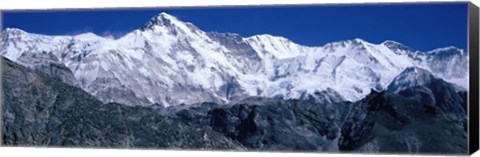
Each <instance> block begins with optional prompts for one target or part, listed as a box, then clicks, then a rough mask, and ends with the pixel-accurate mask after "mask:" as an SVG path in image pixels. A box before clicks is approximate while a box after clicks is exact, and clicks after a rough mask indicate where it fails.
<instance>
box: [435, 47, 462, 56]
mask: <svg viewBox="0 0 480 157" xmlns="http://www.w3.org/2000/svg"><path fill="white" fill-rule="evenodd" d="M427 54H436V55H439V54H443V55H455V54H461V55H464V51H463V50H462V49H459V48H457V47H455V46H448V47H443V48H437V49H433V50H431V51H428V52H427Z"/></svg>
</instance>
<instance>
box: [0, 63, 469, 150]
mask: <svg viewBox="0 0 480 157" xmlns="http://www.w3.org/2000/svg"><path fill="white" fill-rule="evenodd" d="M2 68H3V77H2V84H3V91H4V92H3V98H4V104H3V106H2V112H3V113H2V123H3V126H2V136H3V141H2V142H3V144H5V145H16V146H73V147H115V148H126V147H134V148H169V149H180V148H182V149H209V150H212V149H222V150H261V151H265V150H268V151H279V150H280V151H322V152H338V151H340V152H344V151H348V152H350V151H354V152H369V153H372V152H383V153H392V152H395V153H451V154H463V153H467V149H468V146H467V134H466V120H465V119H463V118H459V117H458V116H456V115H458V114H460V113H458V112H455V111H454V110H449V109H448V108H442V106H438V105H432V104H429V103H426V102H424V101H422V100H421V99H420V100H418V99H417V98H416V97H404V96H402V95H398V94H395V93H392V92H376V91H375V90H371V91H370V93H369V94H368V95H367V96H366V97H365V98H364V99H362V100H359V101H357V102H336V103H325V102H322V103H318V102H315V101H310V100H279V99H272V98H261V97H251V98H247V99H244V100H242V101H239V102H237V103H235V104H216V103H200V104H192V105H176V106H170V107H167V108H164V107H163V106H162V105H154V106H152V107H148V108H147V107H138V106H137V107H130V106H126V105H121V104H116V103H108V104H104V103H102V102H101V101H99V100H97V99H96V98H95V97H93V96H92V95H90V94H88V93H86V92H84V91H82V90H81V89H80V88H78V87H74V86H71V85H68V84H65V83H63V82H61V81H59V80H55V79H53V78H51V77H50V76H48V75H46V74H44V73H41V72H35V71H34V70H30V69H28V68H26V67H23V66H21V65H18V64H16V63H13V62H11V61H9V60H8V59H2ZM441 85H443V86H444V87H443V88H436V87H433V86H425V88H427V89H429V90H431V91H432V92H433V93H436V92H439V90H442V89H445V88H447V89H448V88H453V87H452V85H451V84H449V83H443V84H441ZM409 89H410V88H406V89H405V90H409ZM435 99H436V100H437V99H438V98H435ZM463 103H465V101H463ZM452 105H455V104H452ZM460 105H463V104H460Z"/></svg>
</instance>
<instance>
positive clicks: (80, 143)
mask: <svg viewBox="0 0 480 157" xmlns="http://www.w3.org/2000/svg"><path fill="white" fill-rule="evenodd" d="M2 68H3V77H2V83H3V91H4V95H3V97H4V103H3V106H2V112H3V113H2V115H3V117H2V118H3V119H2V120H3V126H2V136H3V144H5V145H18V146H32V145H36V146H68V147H117V148H127V147H135V148H185V149H187V148H188V149H234V150H238V149H243V147H242V146H240V145H239V144H237V143H235V142H234V141H232V140H230V139H228V138H226V137H224V136H223V135H222V134H219V133H217V132H215V131H213V130H212V129H210V128H208V127H205V126H199V125H195V124H191V123H188V122H185V121H182V120H176V119H171V118H168V117H164V116H161V115H159V114H157V113H156V112H155V111H153V110H152V109H148V108H141V107H129V106H125V105H121V104H113V103H110V104H102V103H101V102H100V101H98V100H97V99H95V98H94V97H93V96H91V95H89V94H87V93H86V92H84V91H82V90H81V89H80V88H76V87H72V86H69V85H67V84H64V83H62V82H59V81H57V80H54V79H51V78H50V77H48V76H47V75H43V74H37V73H34V72H32V71H31V70H29V69H26V68H24V67H22V66H19V65H17V64H15V63H13V62H11V61H9V60H7V59H3V60H2Z"/></svg>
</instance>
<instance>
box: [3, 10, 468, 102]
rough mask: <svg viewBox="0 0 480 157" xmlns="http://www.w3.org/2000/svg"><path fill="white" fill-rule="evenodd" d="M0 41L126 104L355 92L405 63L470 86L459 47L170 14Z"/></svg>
mask: <svg viewBox="0 0 480 157" xmlns="http://www.w3.org/2000/svg"><path fill="white" fill-rule="evenodd" d="M9 32H10V33H9ZM12 32H22V33H12ZM16 34H21V35H16ZM0 46H2V49H1V51H0V54H1V55H3V56H4V57H6V58H8V59H10V60H12V61H15V62H17V63H19V64H22V65H25V66H27V67H29V68H34V69H35V68H37V69H38V70H39V71H45V70H46V69H47V68H45V67H51V65H52V64H53V65H56V66H57V67H62V68H59V69H61V70H62V71H60V72H56V73H50V74H55V75H56V77H58V78H59V79H61V80H62V81H65V82H70V83H69V84H73V85H76V86H78V87H80V88H82V89H84V90H85V91H87V92H88V93H90V94H92V95H94V96H95V97H97V98H98V99H99V100H101V101H103V102H117V103H122V104H127V105H144V106H145V105H151V104H154V103H158V104H162V105H164V106H172V105H179V104H194V103H199V102H216V103H229V102H235V101H239V100H242V99H244V98H247V97H251V96H259V97H270V98H278V99H291V98H322V100H335V101H337V100H339V99H340V98H341V99H342V100H343V99H345V100H349V101H356V100H359V99H362V98H363V97H364V96H366V95H367V94H369V91H370V89H372V88H374V89H378V90H381V89H385V88H386V87H387V86H388V85H389V84H390V83H391V81H392V80H393V79H394V78H395V77H396V76H397V75H399V74H400V73H401V72H402V71H404V70H405V69H406V68H408V67H419V68H422V69H425V70H427V71H429V72H431V73H432V74H433V75H435V76H436V77H438V78H441V79H445V80H446V81H448V82H451V83H455V84H457V85H459V86H462V87H464V88H465V89H467V90H468V87H465V86H467V85H466V84H465V83H464V82H468V81H465V80H468V71H466V70H465V69H468V55H465V53H463V51H459V52H462V53H457V51H454V50H455V49H451V48H448V49H446V50H445V51H446V52H444V51H442V50H443V49H438V50H436V51H435V52H438V53H433V52H431V53H427V52H420V51H417V50H414V49H411V48H405V47H406V46H401V44H400V43H397V42H394V41H386V42H384V43H381V44H373V43H369V42H367V41H364V40H361V39H354V40H348V41H339V42H332V43H329V44H326V45H324V46H303V45H300V44H297V43H294V42H292V41H291V40H288V39H287V38H284V37H278V36H272V35H267V34H265V35H256V36H252V37H248V38H245V37H241V36H239V35H238V34H233V33H218V32H204V31H202V30H201V29H199V28H197V27H195V26H194V25H193V24H191V23H188V22H183V21H180V20H179V19H177V18H175V17H174V16H171V15H169V14H167V13H160V14H158V15H157V16H154V17H152V18H151V19H150V20H149V21H147V22H146V24H145V25H144V26H143V27H141V28H139V29H137V30H134V31H132V32H130V33H127V34H126V35H125V36H123V37H121V38H119V39H111V38H103V37H99V36H96V35H94V34H82V35H76V36H48V35H39V34H32V33H27V32H23V31H21V30H19V29H6V30H5V31H3V32H2V38H1V40H0ZM447 50H448V51H447ZM32 54H35V55H32ZM35 56H37V59H33V58H32V57H35ZM38 56H42V58H45V59H48V61H45V60H42V61H40V60H39V59H38ZM31 60H35V62H29V61H31ZM63 67H64V68H63ZM319 94H320V95H321V96H319Z"/></svg>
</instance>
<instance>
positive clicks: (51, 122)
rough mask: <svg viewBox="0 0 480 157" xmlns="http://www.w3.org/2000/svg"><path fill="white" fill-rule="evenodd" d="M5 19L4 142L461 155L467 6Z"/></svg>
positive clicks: (105, 12)
mask: <svg viewBox="0 0 480 157" xmlns="http://www.w3.org/2000/svg"><path fill="white" fill-rule="evenodd" d="M2 19H3V21H2V32H1V40H0V47H1V50H0V54H1V55H2V59H1V62H2V64H1V66H2V91H3V94H2V108H1V115H2V121H1V122H2V126H1V130H2V131H1V136H2V145H6V146H41V147H45V146H48V147H82V148H133V149H147V148H148V149H173V150H228V151H231V150H233V151H273V152H275V151H280V152H319V153H321V152H333V153H339V152H340V153H342V152H353V153H402V154H418V153H426V154H467V153H468V129H467V128H468V127H467V126H468V120H469V119H468V116H467V113H468V112H467V109H468V107H467V105H468V104H467V95H468V92H469V52H468V51H467V50H468V49H467V40H468V39H467V33H468V32H467V22H468V3H466V2H455V3H420V4H351V5H348V4H345V5H305V6H244V7H177V8H175V7H173V8H144V9H91V10H41V11H38V10H24V11H4V12H2Z"/></svg>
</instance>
